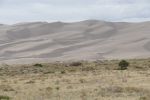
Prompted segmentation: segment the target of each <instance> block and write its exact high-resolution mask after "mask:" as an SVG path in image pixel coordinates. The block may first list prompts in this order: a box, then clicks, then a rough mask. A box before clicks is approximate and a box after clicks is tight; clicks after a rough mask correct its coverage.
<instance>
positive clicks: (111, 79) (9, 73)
mask: <svg viewBox="0 0 150 100" xmlns="http://www.w3.org/2000/svg"><path fill="white" fill-rule="evenodd" d="M125 62H126V63H124V61H123V63H121V64H120V61H119V60H111V61H107V60H105V61H92V62H87V61H78V62H55V63H37V64H26V65H7V64H1V66H0V100H150V59H133V60H127V61H125ZM122 64H123V65H122ZM124 65H125V66H126V67H127V65H129V66H128V67H127V68H125V70H120V67H119V66H123V69H124Z"/></svg>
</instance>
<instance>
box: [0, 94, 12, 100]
mask: <svg viewBox="0 0 150 100" xmlns="http://www.w3.org/2000/svg"><path fill="white" fill-rule="evenodd" d="M0 100H10V97H8V96H3V95H0Z"/></svg>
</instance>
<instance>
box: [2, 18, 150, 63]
mask: <svg viewBox="0 0 150 100" xmlns="http://www.w3.org/2000/svg"><path fill="white" fill-rule="evenodd" d="M146 57H150V22H142V23H125V22H105V21H98V20H86V21H81V22H74V23H63V22H53V23H47V22H33V23H20V24H14V25H3V24H1V25H0V61H1V62H5V61H7V62H14V61H15V62H21V63H22V62H38V61H62V60H63V61H64V60H97V59H123V58H146Z"/></svg>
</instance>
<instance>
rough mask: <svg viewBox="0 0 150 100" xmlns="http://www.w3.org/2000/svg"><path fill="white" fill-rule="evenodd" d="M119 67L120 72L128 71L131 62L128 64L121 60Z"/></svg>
mask: <svg viewBox="0 0 150 100" xmlns="http://www.w3.org/2000/svg"><path fill="white" fill-rule="evenodd" d="M119 66H120V68H119V69H120V70H126V69H127V67H128V66H129V62H127V61H126V60H121V61H120V62H119Z"/></svg>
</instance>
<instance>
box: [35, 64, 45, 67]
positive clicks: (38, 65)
mask: <svg viewBox="0 0 150 100" xmlns="http://www.w3.org/2000/svg"><path fill="white" fill-rule="evenodd" d="M34 66H36V67H43V65H42V64H34Z"/></svg>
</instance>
